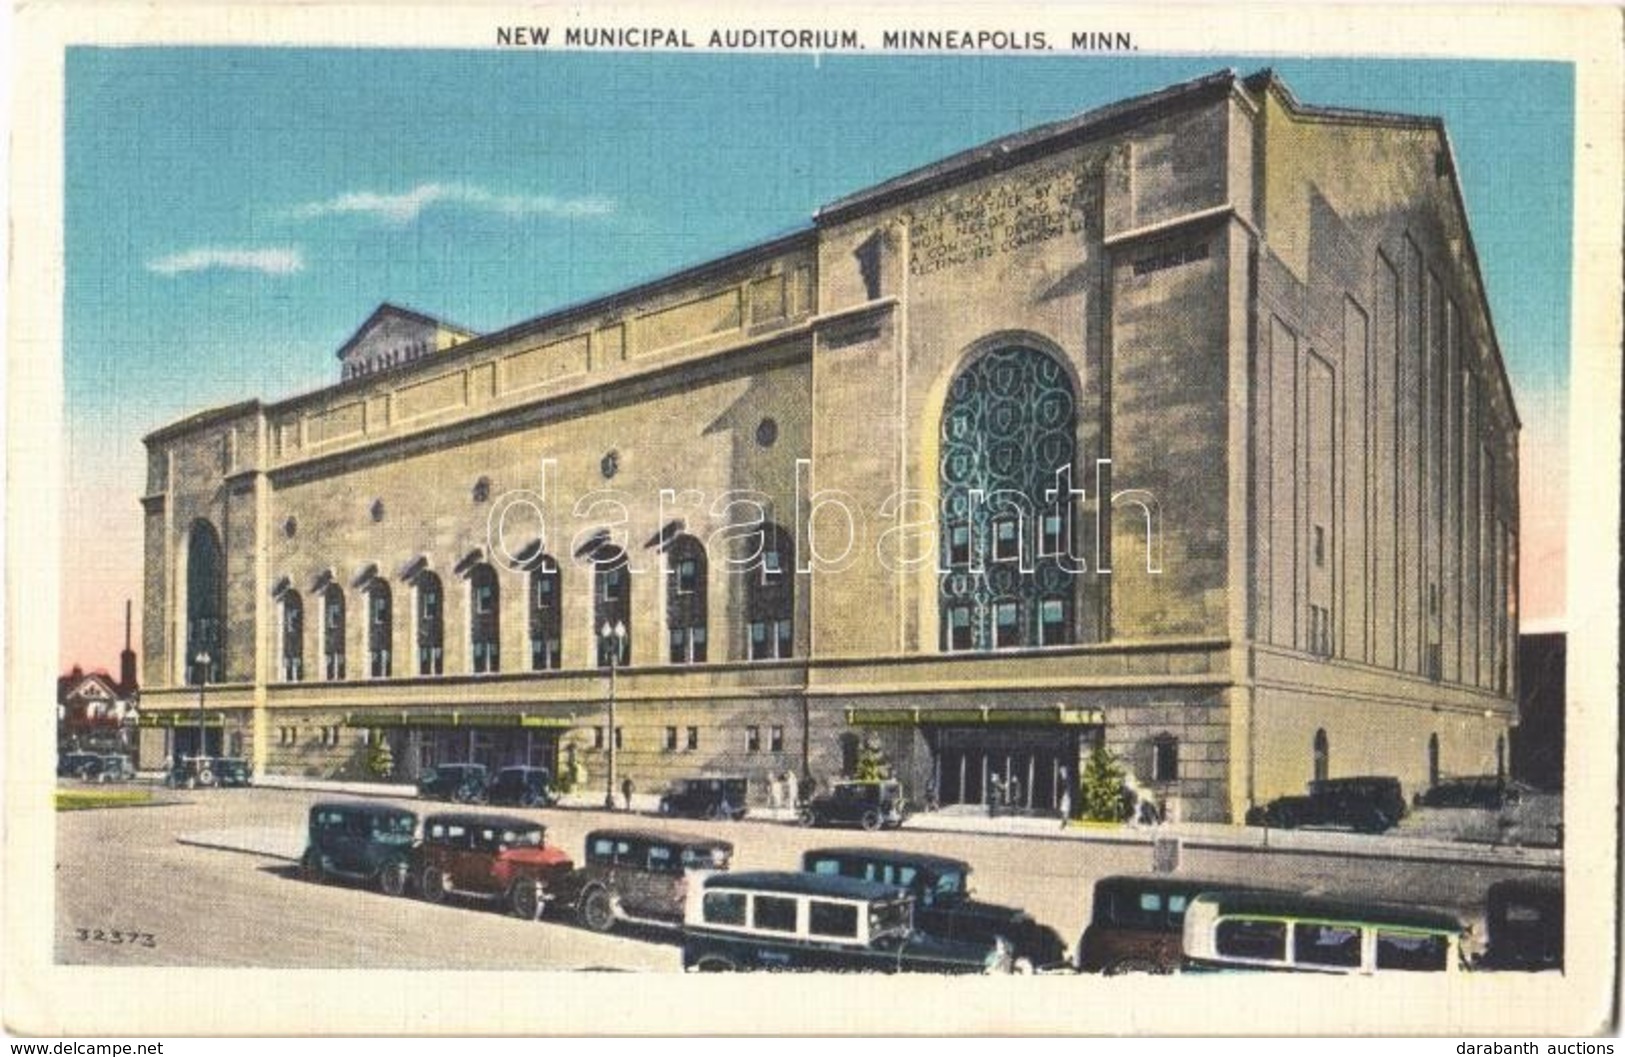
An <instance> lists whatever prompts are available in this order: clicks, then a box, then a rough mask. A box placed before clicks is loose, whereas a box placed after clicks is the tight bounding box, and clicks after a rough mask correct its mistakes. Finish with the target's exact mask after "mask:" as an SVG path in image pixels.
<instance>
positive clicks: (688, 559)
mask: <svg viewBox="0 0 1625 1057" xmlns="http://www.w3.org/2000/svg"><path fill="white" fill-rule="evenodd" d="M665 558H666V628H667V630H668V633H669V634H670V637H671V663H673V664H704V663H705V659H706V598H705V593H706V586H707V583H706V574H707V572H708V569H707V563H706V560H705V546H704V545H703V544H701V543H700V541H699V540H697V539H695V538H694V537H693V536H689V535H682V536H678V537H676V538H675V539H673V540H672V541H671V543H670V545H669V546H667V548H666V555H665Z"/></svg>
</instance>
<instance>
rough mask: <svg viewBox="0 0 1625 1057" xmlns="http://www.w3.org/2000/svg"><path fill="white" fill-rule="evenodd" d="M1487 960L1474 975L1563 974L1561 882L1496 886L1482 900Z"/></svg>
mask: <svg viewBox="0 0 1625 1057" xmlns="http://www.w3.org/2000/svg"><path fill="white" fill-rule="evenodd" d="M1484 928H1485V937H1484V939H1485V945H1484V954H1483V957H1481V958H1480V959H1479V960H1478V962H1477V963H1476V964H1475V965H1474V968H1476V969H1511V970H1518V971H1522V972H1538V971H1540V970H1543V969H1561V968H1563V885H1562V883H1561V882H1560V881H1497V882H1496V883H1495V884H1492V885H1490V888H1489V891H1488V892H1487V893H1485V897H1484Z"/></svg>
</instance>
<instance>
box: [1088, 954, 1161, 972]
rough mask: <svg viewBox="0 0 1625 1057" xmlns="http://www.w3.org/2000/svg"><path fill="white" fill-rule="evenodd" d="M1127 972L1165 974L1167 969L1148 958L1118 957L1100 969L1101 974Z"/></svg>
mask: <svg viewBox="0 0 1625 1057" xmlns="http://www.w3.org/2000/svg"><path fill="white" fill-rule="evenodd" d="M1129 973H1150V974H1152V975H1154V976H1166V975H1168V970H1167V969H1165V968H1163V967H1162V966H1161V965H1159V964H1158V963H1156V962H1154V961H1152V960H1151V959H1149V958H1119V959H1117V960H1116V961H1115V962H1112V963H1111V964H1109V965H1107V966H1106V968H1105V969H1103V970H1101V975H1103V976H1126V975H1128V974H1129Z"/></svg>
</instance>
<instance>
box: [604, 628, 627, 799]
mask: <svg viewBox="0 0 1625 1057" xmlns="http://www.w3.org/2000/svg"><path fill="white" fill-rule="evenodd" d="M598 635H599V637H600V638H601V639H603V640H604V643H605V645H606V646H607V647H608V649H609V729H608V730H607V731H606V732H605V733H604V753H605V759H606V761H607V763H608V766H606V767H605V769H604V774H605V778H604V806H605V807H606V808H608V809H609V810H611V811H614V810H615V669H616V668H617V667H619V665H620V661H621V647H622V645H623V644H624V643H625V642H626V625H625V624H624V623H622V622H621V621H619V620H617V621H616V622H615V623H614V625H613V626H611V625H610V622H609V621H607V620H606V621H604V626H603V627H601V628H599V629H598Z"/></svg>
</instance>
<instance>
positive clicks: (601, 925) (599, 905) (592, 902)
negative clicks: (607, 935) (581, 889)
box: [581, 888, 615, 932]
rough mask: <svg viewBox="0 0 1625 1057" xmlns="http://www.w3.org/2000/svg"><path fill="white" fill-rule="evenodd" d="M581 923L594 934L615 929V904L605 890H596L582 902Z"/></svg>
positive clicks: (583, 898)
mask: <svg viewBox="0 0 1625 1057" xmlns="http://www.w3.org/2000/svg"><path fill="white" fill-rule="evenodd" d="M581 923H582V924H583V925H585V926H587V928H589V929H591V930H592V931H594V932H608V931H609V930H610V929H613V928H614V927H615V902H614V900H612V899H610V897H609V892H608V891H607V890H606V889H603V888H594V889H593V890H592V891H590V892H588V893H587V894H586V895H585V896H584V897H582V900H581Z"/></svg>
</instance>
